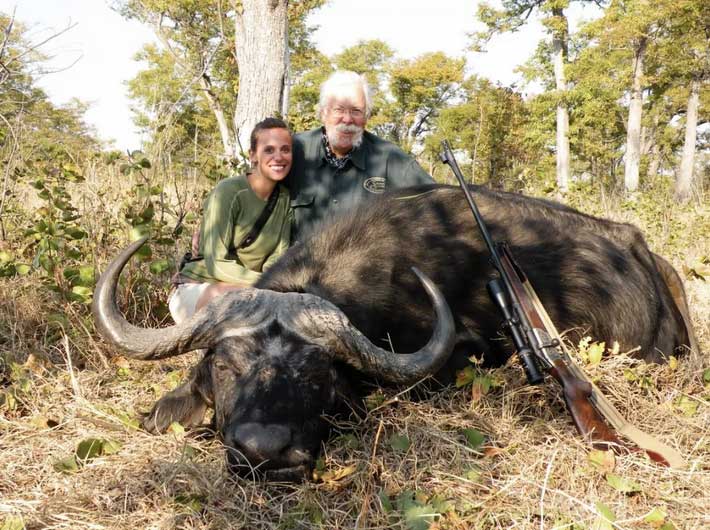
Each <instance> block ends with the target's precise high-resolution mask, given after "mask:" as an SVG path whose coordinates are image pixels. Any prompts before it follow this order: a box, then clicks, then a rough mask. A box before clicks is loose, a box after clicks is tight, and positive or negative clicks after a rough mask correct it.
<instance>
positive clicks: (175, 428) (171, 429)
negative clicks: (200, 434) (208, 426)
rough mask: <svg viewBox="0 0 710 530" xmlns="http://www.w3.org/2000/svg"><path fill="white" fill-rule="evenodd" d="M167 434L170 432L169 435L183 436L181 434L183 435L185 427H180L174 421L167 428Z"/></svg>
mask: <svg viewBox="0 0 710 530" xmlns="http://www.w3.org/2000/svg"><path fill="white" fill-rule="evenodd" d="M168 432H171V433H173V434H177V435H183V434H185V427H183V426H182V425H180V424H179V423H178V422H176V421H174V422H172V423H171V424H170V426H169V427H168Z"/></svg>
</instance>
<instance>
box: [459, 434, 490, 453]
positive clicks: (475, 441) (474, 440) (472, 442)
mask: <svg viewBox="0 0 710 530" xmlns="http://www.w3.org/2000/svg"><path fill="white" fill-rule="evenodd" d="M461 433H462V434H463V435H464V437H465V438H466V442H467V443H468V445H469V447H471V448H472V449H478V448H479V447H481V445H482V444H483V442H484V441H485V440H486V435H485V434H483V433H482V432H480V431H477V430H476V429H464V430H463V431H461Z"/></svg>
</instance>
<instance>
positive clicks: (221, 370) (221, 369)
mask: <svg viewBox="0 0 710 530" xmlns="http://www.w3.org/2000/svg"><path fill="white" fill-rule="evenodd" d="M232 371H233V369H232V367H231V366H230V365H229V363H227V362H225V361H222V360H215V361H214V362H213V363H212V373H213V374H214V375H215V377H217V378H224V377H226V376H227V375H228V374H230V373H232Z"/></svg>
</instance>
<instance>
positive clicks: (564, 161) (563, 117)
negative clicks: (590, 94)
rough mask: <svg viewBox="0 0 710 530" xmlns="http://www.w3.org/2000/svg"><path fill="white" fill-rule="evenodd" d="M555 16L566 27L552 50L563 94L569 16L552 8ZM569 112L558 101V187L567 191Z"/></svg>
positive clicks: (553, 38) (556, 37)
mask: <svg viewBox="0 0 710 530" xmlns="http://www.w3.org/2000/svg"><path fill="white" fill-rule="evenodd" d="M552 14H553V16H555V17H557V18H559V19H561V20H563V22H564V29H562V30H558V31H555V32H554V34H553V36H552V50H553V57H554V59H553V60H554V69H555V84H556V88H557V92H558V94H559V96H560V98H561V97H562V94H563V93H564V92H566V91H567V81H566V79H565V62H566V60H567V35H568V30H567V18H566V17H565V14H564V11H563V10H562V9H558V8H555V9H553V10H552ZM569 162H570V161H569V112H568V110H567V103H566V102H565V101H559V102H558V103H557V188H558V189H559V190H560V191H561V192H562V193H566V192H567V189H568V188H569Z"/></svg>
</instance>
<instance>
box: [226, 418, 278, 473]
mask: <svg viewBox="0 0 710 530" xmlns="http://www.w3.org/2000/svg"><path fill="white" fill-rule="evenodd" d="M229 438H230V440H229V441H231V442H232V443H231V444H230V445H233V447H234V448H235V449H238V450H240V451H242V452H243V453H244V456H246V457H247V458H249V460H253V459H256V460H262V461H263V460H268V459H273V458H275V457H277V456H278V455H279V453H281V451H283V450H284V449H285V448H286V447H288V446H289V444H290V443H291V429H289V428H288V427H286V426H285V425H278V424H263V423H242V424H240V425H238V426H237V428H236V429H234V430H233V431H232V433H231V436H230V437H229ZM252 463H257V462H252Z"/></svg>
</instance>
